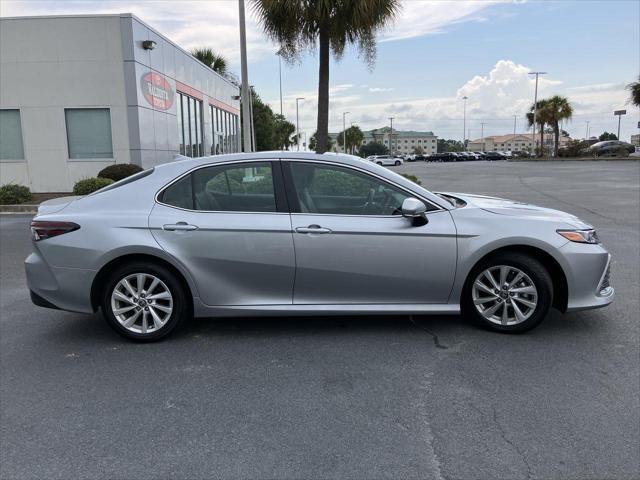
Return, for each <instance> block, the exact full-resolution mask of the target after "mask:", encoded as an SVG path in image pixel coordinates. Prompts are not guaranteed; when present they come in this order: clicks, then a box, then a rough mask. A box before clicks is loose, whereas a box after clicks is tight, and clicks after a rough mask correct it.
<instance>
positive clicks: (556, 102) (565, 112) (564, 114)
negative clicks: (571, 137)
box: [544, 95, 573, 157]
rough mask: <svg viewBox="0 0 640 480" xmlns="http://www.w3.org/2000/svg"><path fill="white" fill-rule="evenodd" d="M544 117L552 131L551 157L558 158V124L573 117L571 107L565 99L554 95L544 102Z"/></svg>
mask: <svg viewBox="0 0 640 480" xmlns="http://www.w3.org/2000/svg"><path fill="white" fill-rule="evenodd" d="M544 101H545V102H546V105H545V107H544V110H545V111H544V115H545V119H546V121H547V124H548V125H550V126H551V128H552V129H553V155H554V156H556V157H557V156H558V142H559V138H560V122H561V121H563V120H569V119H570V118H571V116H572V115H573V107H572V106H571V103H569V100H568V99H567V98H566V97H561V96H559V95H554V96H553V97H551V98H547V99H545V100H544Z"/></svg>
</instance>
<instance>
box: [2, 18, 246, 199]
mask: <svg viewBox="0 0 640 480" xmlns="http://www.w3.org/2000/svg"><path fill="white" fill-rule="evenodd" d="M239 95H240V92H239V88H238V87H237V86H236V85H234V84H233V83H232V82H230V81H229V80H227V79H226V78H224V77H222V76H220V75H218V74H217V73H216V72H214V71H213V70H211V69H210V68H208V67H207V66H205V65H204V64H202V63H201V62H199V61H198V60H196V59H195V58H193V57H192V56H191V55H190V54H189V52H187V51H185V50H183V49H182V48H180V47H179V46H177V45H176V44H175V43H173V42H172V41H171V40H169V39H168V38H166V37H164V36H162V35H161V34H160V33H159V32H157V31H155V30H154V29H153V28H151V27H150V26H148V25H146V24H145V23H144V22H142V21H141V20H140V19H138V18H137V17H135V16H134V15H131V14H120V15H79V16H48V17H16V18H0V184H5V183H18V184H22V185H27V186H29V187H30V188H31V190H32V191H33V192H70V191H71V190H72V188H73V185H74V183H75V182H76V181H78V180H79V179H82V178H86V177H92V176H95V175H96V174H97V173H98V172H99V171H100V170H101V169H103V168H104V167H106V166H108V165H112V164H114V163H133V164H136V165H140V166H141V167H143V168H148V167H152V166H154V165H158V164H161V163H165V162H169V161H172V160H173V159H174V158H175V156H176V155H177V154H182V155H186V156H191V157H197V156H205V155H215V154H221V153H231V152H237V151H239V145H240V138H239V137H240V135H239V131H240V129H239V109H240V102H239V98H240V97H239Z"/></svg>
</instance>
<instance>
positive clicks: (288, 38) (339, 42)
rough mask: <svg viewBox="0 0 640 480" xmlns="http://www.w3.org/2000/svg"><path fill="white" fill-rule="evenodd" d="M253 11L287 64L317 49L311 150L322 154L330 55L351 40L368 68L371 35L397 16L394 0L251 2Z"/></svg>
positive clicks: (371, 61)
mask: <svg viewBox="0 0 640 480" xmlns="http://www.w3.org/2000/svg"><path fill="white" fill-rule="evenodd" d="M252 8H253V12H254V13H255V15H256V16H257V17H258V19H259V20H260V22H261V23H262V28H263V29H264V31H265V33H266V34H267V36H269V37H270V38H271V39H272V40H274V41H275V42H277V43H278V44H279V46H280V52H281V56H282V58H283V59H285V60H286V61H288V62H290V63H292V62H294V61H295V60H297V59H298V58H299V57H300V55H301V53H302V52H303V51H305V50H315V47H316V44H317V45H318V48H319V53H320V55H319V56H320V59H319V64H320V65H319V73H318V125H317V127H318V130H317V137H316V148H315V150H316V152H320V153H322V152H326V151H327V146H328V140H327V139H328V136H329V57H330V52H333V55H334V56H335V57H336V58H337V59H340V57H341V56H342V54H343V53H344V49H345V47H346V46H347V45H348V44H355V45H357V46H358V49H359V50H360V55H361V56H362V57H363V58H364V60H365V61H366V62H367V64H368V65H369V67H370V68H372V67H373V64H374V61H375V56H376V42H375V35H376V33H377V32H378V31H379V30H380V29H381V28H383V27H384V26H385V25H386V24H387V23H388V22H390V21H391V20H393V18H394V17H395V16H396V15H397V14H398V12H399V10H400V1H399V0H253V4H252Z"/></svg>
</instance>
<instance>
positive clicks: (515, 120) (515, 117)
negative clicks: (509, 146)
mask: <svg viewBox="0 0 640 480" xmlns="http://www.w3.org/2000/svg"><path fill="white" fill-rule="evenodd" d="M517 120H518V116H517V115H514V116H513V141H514V142H515V141H516V122H517Z"/></svg>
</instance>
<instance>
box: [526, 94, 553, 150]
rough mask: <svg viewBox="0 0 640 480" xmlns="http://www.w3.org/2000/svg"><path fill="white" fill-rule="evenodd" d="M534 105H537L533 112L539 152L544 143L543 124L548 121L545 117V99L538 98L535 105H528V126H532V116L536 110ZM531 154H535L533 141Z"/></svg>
mask: <svg viewBox="0 0 640 480" xmlns="http://www.w3.org/2000/svg"><path fill="white" fill-rule="evenodd" d="M536 106H537V112H536V113H535V117H536V127H538V129H539V132H540V152H541V153H542V146H543V144H544V126H545V125H546V124H547V123H548V122H547V119H548V116H547V110H546V108H547V100H538V103H537V104H535V105H531V107H529V112H527V121H528V122H529V127H532V126H533V116H534V110H536ZM533 147H534V148H533V154H534V155H535V154H536V151H535V150H536V149H535V142H534V146H533Z"/></svg>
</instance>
